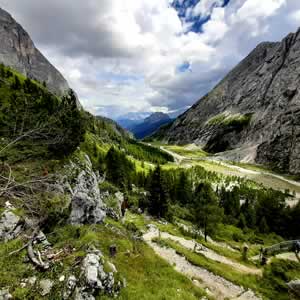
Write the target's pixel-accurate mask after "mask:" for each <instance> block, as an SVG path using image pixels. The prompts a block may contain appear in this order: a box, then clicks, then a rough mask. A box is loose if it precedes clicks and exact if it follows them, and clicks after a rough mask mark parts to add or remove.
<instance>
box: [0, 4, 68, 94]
mask: <svg viewBox="0 0 300 300" xmlns="http://www.w3.org/2000/svg"><path fill="white" fill-rule="evenodd" d="M0 39H1V44H0V62H1V63H3V64H5V65H6V66H9V67H11V68H13V69H15V70H17V71H19V72H20V73H22V74H23V75H25V76H26V77H28V78H31V79H36V80H38V81H39V82H41V83H43V82H45V83H46V85H47V87H48V89H49V90H50V91H51V92H52V93H55V94H56V95H63V94H66V92H67V91H68V90H69V85H68V83H67V81H66V80H65V79H64V77H63V76H62V75H61V73H60V72H59V71H58V70H57V69H56V68H55V67H54V66H52V65H51V63H50V62H49V61H48V60H47V59H46V58H45V57H44V55H43V54H42V53H41V52H40V51H39V50H38V49H37V48H36V47H35V45H34V43H33V41H32V40H31V38H30V36H29V35H28V33H27V32H26V31H25V30H24V29H23V28H22V26H21V25H19V24H18V23H17V22H16V21H15V20H14V19H13V18H12V16H11V15H10V14H9V13H7V12H6V11H5V10H3V9H1V8H0Z"/></svg>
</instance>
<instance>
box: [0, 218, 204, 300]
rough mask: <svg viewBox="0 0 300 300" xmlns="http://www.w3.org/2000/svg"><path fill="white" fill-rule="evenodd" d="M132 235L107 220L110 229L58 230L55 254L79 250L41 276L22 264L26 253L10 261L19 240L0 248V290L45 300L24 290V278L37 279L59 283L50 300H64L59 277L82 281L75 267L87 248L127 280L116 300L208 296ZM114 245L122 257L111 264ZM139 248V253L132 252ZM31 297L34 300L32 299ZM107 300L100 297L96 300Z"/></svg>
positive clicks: (51, 237)
mask: <svg viewBox="0 0 300 300" xmlns="http://www.w3.org/2000/svg"><path fill="white" fill-rule="evenodd" d="M129 237H130V232H128V231H127V230H126V229H125V228H124V227H123V226H122V225H120V224H119V223H116V222H114V221H111V220H107V225H106V226H105V225H93V226H82V227H76V226H63V227H60V228H59V227H58V228H56V229H55V230H54V231H53V232H52V233H51V234H49V235H48V238H49V241H50V242H51V243H52V244H53V247H54V249H56V250H57V251H59V249H61V248H62V247H69V248H70V249H74V248H75V249H76V250H75V251H74V252H72V253H70V254H69V255H67V256H65V257H64V258H63V259H62V260H61V262H62V263H63V266H62V265H61V264H60V263H59V262H58V263H56V264H55V265H54V266H52V268H51V269H50V271H48V272H46V273H43V272H39V271H36V270H34V269H33V268H32V265H31V263H24V258H25V256H26V251H25V250H24V251H22V252H21V253H18V254H16V255H12V256H10V257H9V260H10V263H7V259H8V254H9V253H10V252H11V251H14V250H16V249H18V248H20V247H21V246H22V244H23V243H22V242H21V241H20V240H15V241H12V242H9V243H3V244H0V268H1V275H0V286H3V287H5V286H10V287H11V292H12V293H13V296H14V299H29V298H30V299H42V297H40V296H38V287H34V288H32V289H31V288H30V289H27V288H21V287H20V281H21V279H23V278H28V277H31V276H37V277H38V278H39V279H41V278H43V277H45V278H52V279H54V280H55V282H56V285H55V289H53V290H52V293H51V295H50V296H49V298H48V299H60V294H59V293H58V291H59V290H61V288H62V284H61V283H59V282H58V280H57V279H58V278H59V277H60V276H61V275H67V274H69V273H70V272H72V273H74V274H77V275H79V273H80V269H79V267H78V265H77V266H75V263H76V261H80V259H82V258H83V256H84V255H85V251H86V250H87V248H88V247H89V246H92V245H93V246H95V247H97V248H99V249H101V251H102V252H103V254H104V256H105V258H106V259H109V260H110V261H111V262H113V263H114V264H115V266H116V268H117V270H118V271H119V273H118V275H117V277H118V278H119V279H121V280H123V278H125V280H126V282H127V288H126V289H123V290H122V292H121V294H120V296H119V297H118V298H117V299H131V300H139V299H153V300H155V299H175V300H177V299H178V300H179V299H186V300H194V299H199V298H200V297H201V296H203V295H204V294H205V293H204V292H203V291H201V290H200V289H199V288H196V287H195V286H194V285H193V284H192V282H191V281H190V280H188V279H187V278H185V277H184V276H183V275H181V274H179V273H177V272H176V271H174V269H173V268H172V267H171V266H170V265H168V264H167V263H166V262H165V261H164V260H162V259H160V258H159V257H157V256H156V255H155V254H154V252H153V251H152V249H151V248H149V247H148V246H147V245H146V244H144V243H142V242H138V243H137V244H136V243H135V244H133V242H132V240H131V239H130V238H129ZM112 244H115V245H116V246H117V249H118V254H117V256H116V257H115V258H109V253H108V250H109V246H110V245H112ZM133 248H135V250H134V249H133ZM31 297H33V298H31ZM106 298H107V299H108V297H104V296H99V298H97V299H106Z"/></svg>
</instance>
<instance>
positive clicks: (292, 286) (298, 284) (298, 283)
mask: <svg viewBox="0 0 300 300" xmlns="http://www.w3.org/2000/svg"><path fill="white" fill-rule="evenodd" d="M288 287H289V290H290V292H291V294H293V295H295V296H297V297H300V279H298V280H292V281H290V282H289V283H288Z"/></svg>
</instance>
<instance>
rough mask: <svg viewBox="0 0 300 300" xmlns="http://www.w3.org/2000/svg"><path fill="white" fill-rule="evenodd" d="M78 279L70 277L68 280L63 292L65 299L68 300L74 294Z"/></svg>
mask: <svg viewBox="0 0 300 300" xmlns="http://www.w3.org/2000/svg"><path fill="white" fill-rule="evenodd" d="M76 283H77V279H76V277H75V276H74V275H70V276H69V277H68V279H67V283H66V286H65V289H64V292H63V299H64V300H67V299H69V298H70V296H71V295H72V294H73V291H74V290H75V288H76Z"/></svg>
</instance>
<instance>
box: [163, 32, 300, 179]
mask: <svg viewBox="0 0 300 300" xmlns="http://www.w3.org/2000/svg"><path fill="white" fill-rule="evenodd" d="M299 32H300V31H299V30H298V31H297V32H296V33H291V34H289V35H288V36H287V37H285V38H284V39H283V40H282V41H281V42H275V43H269V42H265V43H261V44H259V45H258V46H257V47H256V48H255V49H254V50H253V51H252V52H251V53H250V54H249V55H248V56H247V57H246V58H245V59H243V60H242V61H241V62H240V63H239V64H238V65H237V66H236V67H235V68H234V69H233V70H232V71H231V72H229V73H228V75H227V76H226V77H225V78H224V79H223V80H222V81H221V82H220V83H219V84H218V85H217V86H216V87H215V88H214V89H213V90H212V91H211V92H210V93H208V94H207V95H206V96H204V97H203V98H202V99H200V100H199V101H198V102H197V103H196V104H195V105H193V106H192V107H191V108H190V109H189V110H188V111H187V112H185V113H184V114H183V115H181V116H180V117H179V118H177V120H176V121H175V122H174V123H173V124H172V126H170V128H169V129H168V130H167V131H166V132H164V133H163V134H164V139H165V141H167V142H170V143H196V144H198V145H201V146H202V147H204V148H205V149H206V150H209V151H211V152H213V153H218V152H224V151H227V152H226V158H227V159H230V160H237V161H247V162H258V163H264V164H268V165H271V166H273V167H276V168H278V169H281V170H282V171H288V172H290V173H294V174H298V173H300V138H299V137H300V94H299V90H298V87H299V85H300V77H299V72H300V67H299V66H300V38H299ZM229 150H231V152H228V151H229ZM228 155H229V156H228Z"/></svg>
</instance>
